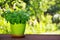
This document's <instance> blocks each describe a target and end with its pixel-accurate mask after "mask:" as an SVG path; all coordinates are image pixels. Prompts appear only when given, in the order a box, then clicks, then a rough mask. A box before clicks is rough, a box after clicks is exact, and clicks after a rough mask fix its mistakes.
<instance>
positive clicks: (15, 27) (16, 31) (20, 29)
mask: <svg viewBox="0 0 60 40" xmlns="http://www.w3.org/2000/svg"><path fill="white" fill-rule="evenodd" d="M25 26H26V25H25V24H11V33H12V37H24V31H25Z"/></svg>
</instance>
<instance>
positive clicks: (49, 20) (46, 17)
mask: <svg viewBox="0 0 60 40" xmlns="http://www.w3.org/2000/svg"><path fill="white" fill-rule="evenodd" d="M6 10H10V11H14V10H24V11H26V12H28V13H30V20H29V21H27V22H26V29H25V34H60V0H0V34H10V32H11V29H10V23H9V22H8V23H7V21H6V20H5V18H2V17H1V14H2V13H3V12H5V11H6Z"/></svg>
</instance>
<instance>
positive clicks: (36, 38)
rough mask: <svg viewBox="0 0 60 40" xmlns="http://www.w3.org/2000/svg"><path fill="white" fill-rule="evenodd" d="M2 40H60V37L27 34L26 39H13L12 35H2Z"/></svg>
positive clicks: (0, 38) (0, 39)
mask: <svg viewBox="0 0 60 40" xmlns="http://www.w3.org/2000/svg"><path fill="white" fill-rule="evenodd" d="M0 40H60V35H44V34H41V35H40V34H27V35H25V37H24V38H12V37H11V35H8V34H6V35H0Z"/></svg>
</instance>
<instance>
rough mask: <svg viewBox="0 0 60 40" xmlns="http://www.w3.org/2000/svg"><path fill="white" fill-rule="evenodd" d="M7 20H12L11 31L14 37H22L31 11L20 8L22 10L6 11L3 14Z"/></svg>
mask: <svg viewBox="0 0 60 40" xmlns="http://www.w3.org/2000/svg"><path fill="white" fill-rule="evenodd" d="M1 16H2V17H4V18H5V19H6V20H7V22H10V25H11V33H12V36H13V37H22V36H24V31H25V26H26V21H28V19H29V13H27V12H25V11H23V10H20V11H13V12H11V11H5V12H4V13H3V14H1Z"/></svg>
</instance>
